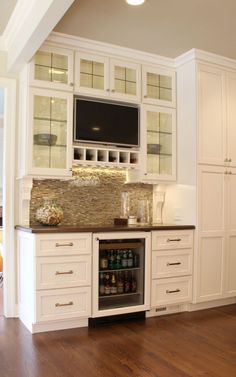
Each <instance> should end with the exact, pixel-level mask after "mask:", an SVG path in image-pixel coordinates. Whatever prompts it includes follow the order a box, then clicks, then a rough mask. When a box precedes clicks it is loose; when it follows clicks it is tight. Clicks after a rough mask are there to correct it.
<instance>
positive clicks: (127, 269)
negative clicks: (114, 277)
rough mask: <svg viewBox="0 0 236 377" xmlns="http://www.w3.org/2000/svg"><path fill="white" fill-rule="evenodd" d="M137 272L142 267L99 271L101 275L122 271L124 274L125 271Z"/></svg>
mask: <svg viewBox="0 0 236 377" xmlns="http://www.w3.org/2000/svg"><path fill="white" fill-rule="evenodd" d="M135 270H140V267H124V268H114V269H110V270H109V269H104V270H103V269H100V270H99V273H100V272H116V271H118V272H119V271H121V272H124V271H135Z"/></svg>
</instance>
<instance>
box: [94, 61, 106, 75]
mask: <svg viewBox="0 0 236 377" xmlns="http://www.w3.org/2000/svg"><path fill="white" fill-rule="evenodd" d="M92 65H93V75H95V76H102V77H104V64H103V63H98V62H92Z"/></svg>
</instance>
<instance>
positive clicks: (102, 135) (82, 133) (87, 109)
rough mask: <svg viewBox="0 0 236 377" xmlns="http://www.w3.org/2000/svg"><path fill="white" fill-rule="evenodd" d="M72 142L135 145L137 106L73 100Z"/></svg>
mask: <svg viewBox="0 0 236 377" xmlns="http://www.w3.org/2000/svg"><path fill="white" fill-rule="evenodd" d="M74 141H80V142H81V141H82V142H92V143H100V144H112V145H118V146H130V147H132V146H138V145H139V108H138V106H137V105H130V104H121V103H115V102H107V101H103V100H94V99H91V100H90V99H87V98H86V99H84V98H78V97H77V98H75V102H74Z"/></svg>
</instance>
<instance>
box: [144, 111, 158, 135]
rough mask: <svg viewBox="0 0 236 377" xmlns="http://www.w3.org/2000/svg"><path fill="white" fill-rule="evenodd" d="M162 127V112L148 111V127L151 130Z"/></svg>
mask: <svg viewBox="0 0 236 377" xmlns="http://www.w3.org/2000/svg"><path fill="white" fill-rule="evenodd" d="M159 128H160V113H157V112H152V111H148V112H147V129H148V130H151V131H159Z"/></svg>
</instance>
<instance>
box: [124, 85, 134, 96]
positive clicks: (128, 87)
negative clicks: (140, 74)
mask: <svg viewBox="0 0 236 377" xmlns="http://www.w3.org/2000/svg"><path fill="white" fill-rule="evenodd" d="M126 93H127V94H132V95H136V83H134V82H126Z"/></svg>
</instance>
